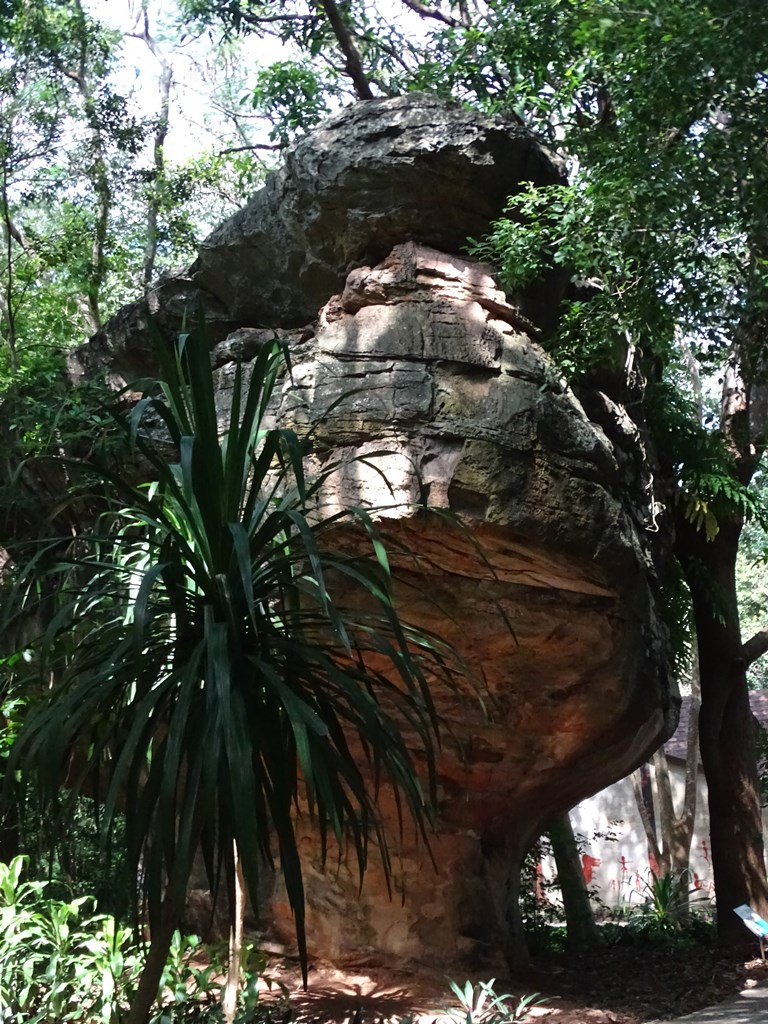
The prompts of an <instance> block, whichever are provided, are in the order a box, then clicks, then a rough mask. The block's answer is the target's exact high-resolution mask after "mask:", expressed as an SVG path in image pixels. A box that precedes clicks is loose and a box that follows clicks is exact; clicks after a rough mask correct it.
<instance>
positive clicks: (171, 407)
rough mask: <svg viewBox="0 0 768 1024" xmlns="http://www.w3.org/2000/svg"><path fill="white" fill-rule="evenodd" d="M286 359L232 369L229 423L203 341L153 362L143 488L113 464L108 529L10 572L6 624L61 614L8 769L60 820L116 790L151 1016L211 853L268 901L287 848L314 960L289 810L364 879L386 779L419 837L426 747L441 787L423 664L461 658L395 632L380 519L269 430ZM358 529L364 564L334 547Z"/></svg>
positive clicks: (186, 342)
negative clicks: (147, 939)
mask: <svg viewBox="0 0 768 1024" xmlns="http://www.w3.org/2000/svg"><path fill="white" fill-rule="evenodd" d="M283 359H284V356H283V352H282V350H281V347H280V345H279V344H277V343H275V344H272V345H266V346H265V347H264V348H262V349H261V350H260V352H259V354H258V355H257V357H256V360H255V362H254V365H253V371H252V374H251V376H250V380H249V383H248V386H247V387H246V386H245V375H244V374H243V373H242V371H241V368H240V367H238V368H237V370H236V373H235V381H234V389H233V398H232V403H231V408H230V410H229V412H228V414H227V415H226V417H225V419H226V420H227V422H226V423H225V424H224V425H222V424H221V423H220V422H219V420H218V419H217V411H216V405H215V383H214V376H213V373H212V371H211V366H210V356H209V346H208V343H207V341H206V338H205V334H204V331H203V330H202V329H201V330H196V331H194V332H192V333H191V334H189V335H186V336H182V338H181V339H180V342H179V344H178V346H177V347H176V349H175V351H174V352H168V351H167V349H166V350H165V351H163V350H162V349H160V364H161V373H160V379H159V380H157V381H155V382H154V383H153V384H152V385H151V386H149V385H148V386H147V388H146V390H145V394H144V397H143V398H142V399H141V401H140V402H139V403H138V404H137V405H136V406H135V407H134V408H133V409H132V411H131V412H130V413H129V414H127V415H122V414H119V413H118V414H117V416H118V420H119V422H120V423H121V425H122V427H123V429H124V430H125V431H126V432H128V433H129V434H130V436H131V437H132V439H133V443H134V445H135V449H136V451H137V454H138V456H139V457H140V459H141V462H142V463H143V465H144V466H145V467H149V469H150V472H149V473H147V474H145V476H144V479H145V480H146V479H147V478H149V482H148V483H139V484H136V483H135V481H134V480H132V479H131V476H130V475H129V474H128V473H125V474H122V473H116V472H114V471H113V470H103V469H102V470H99V471H98V473H97V475H98V478H99V480H100V482H101V484H102V486H103V490H104V492H105V493H106V507H105V510H104V511H103V512H102V514H101V515H100V516H99V517H98V519H97V521H96V522H95V525H93V527H92V528H91V529H89V530H84V531H83V532H82V533H81V534H80V535H79V536H78V537H77V538H76V539H75V540H74V541H72V539H71V538H70V539H69V540H68V541H66V542H65V541H64V540H63V539H61V540H58V541H57V542H56V543H55V544H52V543H51V542H50V541H48V542H47V547H46V550H47V551H48V559H47V561H46V560H45V559H42V558H40V557H39V556H36V557H34V558H33V559H32V560H31V562H30V563H29V564H28V565H27V566H26V567H24V566H21V567H17V569H16V571H15V573H14V574H13V575H12V576H11V577H10V578H9V580H8V581H7V582H6V585H5V587H4V589H3V592H2V595H1V596H2V602H3V605H4V612H5V616H6V619H8V618H12V617H13V616H18V615H23V614H29V611H30V605H31V604H32V603H34V601H36V600H39V595H40V594H42V593H45V594H46V595H47V597H46V600H48V601H49V602H50V601H51V600H52V601H53V606H52V607H51V608H49V609H48V611H47V616H48V624H47V627H46V628H45V630H44V631H43V633H42V635H41V636H40V637H39V639H38V640H37V641H36V642H34V644H32V645H31V648H30V649H29V650H28V651H27V653H26V655H25V660H24V661H23V665H25V666H26V668H25V669H24V670H23V672H24V677H23V678H22V679H21V680H20V686H21V687H22V688H23V690H24V692H26V693H27V694H28V695H32V694H34V695H35V696H34V697H32V696H30V710H29V712H28V714H27V715H26V717H25V718H24V720H23V722H22V724H21V728H20V731H19V734H18V736H17V738H16V740H15V742H14V744H13V748H12V754H11V768H12V772H15V773H17V774H19V775H20V777H21V779H22V780H28V781H29V782H30V783H32V784H34V785H35V786H37V787H39V788H40V791H41V792H40V795H41V797H42V800H43V801H44V804H45V806H47V807H49V808H51V809H52V811H53V810H55V811H56V812H57V813H61V814H64V815H66V813H67V809H68V808H69V807H70V806H71V801H70V800H69V799H64V800H60V799H59V791H60V787H61V784H62V781H63V780H64V779H65V778H67V786H68V787H69V792H70V793H71V794H74V793H76V792H77V791H78V790H80V789H82V787H83V786H84V785H87V786H88V787H89V788H92V787H93V785H94V780H95V779H101V780H104V783H103V790H102V797H103V798H102V801H101V809H102V814H103V828H104V834H105V836H107V835H108V834H109V831H110V828H111V825H112V823H113V822H114V821H115V816H116V814H117V813H118V812H122V813H123V814H124V815H125V821H126V831H127V856H128V860H129V863H130V865H131V867H132V869H133V871H134V872H135V874H136V877H137V878H138V879H139V880H140V892H139V893H137V909H139V910H141V909H146V911H147V912H148V917H149V922H150V928H151V936H152V943H151V946H150V950H149V954H148V957H147V965H146V968H145V971H144V975H143V977H142V980H141V983H140V986H139V990H138V993H137V996H136V998H135V1000H134V1004H133V1007H132V1012H131V1015H130V1018H129V1020H130V1021H131V1022H135V1024H138V1022H142V1021H144V1020H145V1019H146V1016H147V1013H148V1011H149V1009H150V1007H151V1004H152V1003H153V1001H154V1000H155V998H156V997H157V990H158V985H159V978H160V972H161V970H162V967H163V964H164V962H165V959H166V956H167V952H168V947H169V944H170V941H171V937H172V933H173V930H174V928H175V927H176V925H177V924H178V921H179V917H180V914H181V911H182V908H183V905H184V898H185V890H186V886H187V883H188V880H189V875H190V870H191V866H192V862H193V858H194V857H195V855H196V853H197V852H198V851H202V852H203V854H204V860H205V862H206V865H207V868H208V870H209V871H210V874H211V881H212V882H214V881H215V878H216V877H217V875H218V874H219V871H220V869H222V870H223V873H224V875H225V877H227V878H228V886H227V888H228V890H229V892H230V894H231V893H232V892H233V890H234V887H235V883H234V873H235V871H234V866H233V865H234V864H235V862H236V860H237V858H238V857H239V859H240V860H241V861H242V868H243V872H244V876H245V880H246V883H247V886H248V888H249V889H250V892H251V893H254V894H255V893H256V884H257V876H258V872H259V865H260V863H263V862H264V861H267V862H271V861H272V858H273V855H274V854H277V857H278V859H279V865H280V870H281V871H282V874H283V876H284V880H285V886H286V890H287V894H288V898H289V900H290V904H291V907H292V908H293V913H294V915H295V922H296V932H297V937H298V944H299V950H300V953H301V958H302V963H303V964H304V965H306V944H305V935H304V891H303V886H302V871H301V863H300V858H299V852H298V849H297V842H296V835H295V830H294V814H295V811H296V808H297V806H298V805H299V804H301V805H302V806H305V807H307V808H308V809H309V811H310V812H311V813H312V814H313V815H314V817H315V819H316V821H317V824H318V831H319V836H320V840H321V843H322V849H323V854H324V853H325V849H326V843H327V840H328V837H329V836H330V835H334V836H336V837H337V839H338V841H339V842H348V843H351V845H352V847H353V849H354V850H355V852H356V857H357V864H358V867H359V870H360V873H361V876H362V873H363V872H364V870H365V867H366V862H367V858H368V852H369V844H370V842H371V841H373V842H374V844H375V846H376V848H377V850H378V852H379V854H380V856H381V858H382V860H383V864H384V868H385V871H387V872H388V871H389V859H388V854H387V836H386V834H385V832H384V830H383V827H382V825H381V822H380V820H379V817H378V815H377V809H376V794H375V786H376V785H377V784H378V782H379V780H384V781H386V782H387V783H388V784H389V785H390V786H391V787H392V788H393V789H394V791H395V794H396V797H397V800H396V802H397V805H398V807H402V808H404V809H405V810H406V812H407V813H409V814H410V816H412V818H413V819H414V820H415V821H416V823H417V824H418V826H419V828H420V829H421V830H422V832H423V830H424V822H425V808H426V806H427V801H426V800H425V794H424V792H423V790H422V786H421V785H420V782H419V778H418V775H417V772H416V770H415V766H414V761H413V757H412V753H411V750H413V749H419V751H420V753H423V754H424V755H425V764H426V775H427V781H428V785H429V786H431V784H432V769H433V751H434V745H435V739H436V735H437V722H436V716H435V711H434V708H433V705H432V701H431V699H430V693H429V688H428V685H427V673H428V672H431V671H439V672H441V673H443V674H444V673H446V672H450V671H451V669H450V667H449V665H450V662H451V659H450V652H449V651H448V650H447V649H446V648H445V647H444V646H443V645H442V644H441V643H440V642H439V641H438V640H437V639H436V638H434V637H432V636H430V635H427V634H425V633H422V632H419V631H417V630H415V629H412V628H409V627H408V626H407V625H405V624H404V623H402V622H401V621H400V619H399V617H398V614H397V610H396V607H395V604H394V601H393V596H392V588H391V577H390V568H389V564H388V560H387V556H386V552H385V549H384V546H383V544H382V540H381V537H380V535H379V531H378V529H377V526H376V523H375V516H374V517H372V515H371V514H370V510H369V511H364V510H362V509H348V510H346V511H343V512H334V513H333V514H327V515H324V514H323V512H322V504H321V503H320V502H319V500H318V498H319V496H320V495H321V493H322V489H323V485H324V483H325V482H326V481H327V479H328V477H329V475H330V474H331V473H333V472H334V470H336V469H337V468H338V463H331V464H328V465H327V466H326V468H325V469H324V471H323V472H322V473H321V474H320V475H319V476H318V477H317V478H315V479H311V480H310V479H307V478H306V477H305V474H304V456H305V451H306V444H307V439H306V438H305V439H300V438H299V437H298V436H297V435H296V434H294V433H293V432H292V431H290V430H286V429H279V428H274V427H273V428H268V427H267V426H265V414H266V411H267V405H268V403H269V401H270V397H271V396H272V394H273V390H274V387H275V383H276V381H277V380H278V378H279V374H280V372H281V370H282V369H283ZM150 413H152V414H153V415H152V423H153V431H152V432H148V431H147V430H146V429H144V426H143V425H144V424H145V423H146V422H147V417H148V414H150ZM159 424H161V425H162V426H160V428H159V429H158V425H159ZM169 456H170V457H169ZM90 468H91V470H93V467H90ZM133 475H134V477H135V473H134V474H133ZM350 526H352V527H354V528H355V529H356V531H357V534H358V535H362V536H364V537H365V538H367V542H368V543H367V550H366V552H365V553H364V554H360V546H359V543H356V544H355V548H356V553H346V554H345V552H344V549H343V546H341V545H340V544H339V542H338V538H339V537H340V536H341V535H340V534H339V533H337V531H338V530H339V528H340V527H344V528H345V530H348V529H349V528H350ZM335 540H336V543H334V541H335ZM52 551H54V552H55V558H54V559H53V561H52V562H51V557H50V553H51V552H52ZM44 566H46V567H45V568H43V567H44ZM31 583H34V584H35V585H34V586H30V584H31ZM51 594H54V595H55V597H54V598H53V599H51V597H50V595H51ZM33 595H38V596H33ZM339 595H342V596H339ZM19 664H22V663H20V662H19V661H17V662H16V666H15V671H17V672H18V671H19ZM33 677H34V678H33ZM404 729H406V730H407V732H408V734H409V742H408V746H406V743H405V740H404V738H403V730H404ZM414 738H415V740H414ZM414 743H415V746H414ZM73 763H74V764H77V766H78V767H77V770H73V768H72V764H73ZM67 766H69V767H67ZM233 850H235V851H236V854H237V856H236V857H235V858H233V856H232V853H233Z"/></svg>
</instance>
